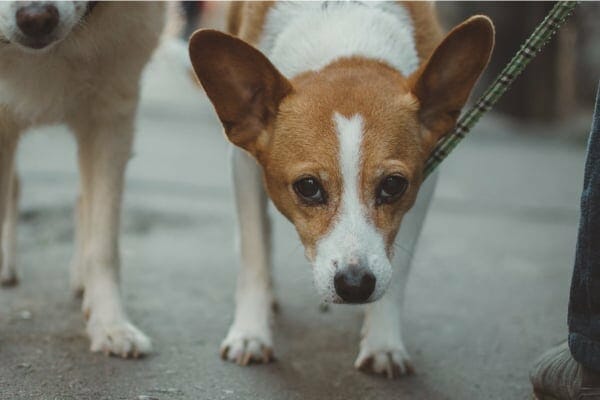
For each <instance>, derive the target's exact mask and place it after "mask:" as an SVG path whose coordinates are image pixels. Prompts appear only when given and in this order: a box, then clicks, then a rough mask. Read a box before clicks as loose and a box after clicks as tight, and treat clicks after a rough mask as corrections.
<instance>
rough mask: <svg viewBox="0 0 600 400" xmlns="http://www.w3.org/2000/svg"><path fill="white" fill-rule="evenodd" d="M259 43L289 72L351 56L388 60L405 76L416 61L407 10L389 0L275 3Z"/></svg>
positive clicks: (291, 75)
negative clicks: (380, 0)
mask: <svg viewBox="0 0 600 400" xmlns="http://www.w3.org/2000/svg"><path fill="white" fill-rule="evenodd" d="M259 48H260V49H261V50H262V51H263V52H264V53H265V54H266V55H267V56H268V57H269V59H270V60H271V61H272V62H273V64H274V65H275V66H276V67H277V68H278V69H279V70H280V71H281V72H282V73H283V74H284V75H285V76H286V77H288V78H292V77H294V76H297V75H298V74H300V73H302V72H306V71H311V70H312V71H317V70H319V69H321V68H323V67H325V66H326V65H328V64H330V63H331V62H333V61H334V60H336V59H339V58H342V57H351V56H360V57H366V58H371V59H376V60H379V61H383V62H386V63H387V64H389V65H390V66H392V67H393V68H395V69H396V70H398V71H399V72H400V73H402V74H403V75H405V76H408V75H409V74H410V73H412V72H413V71H414V70H416V69H417V67H418V65H419V58H418V55H417V50H416V47H415V40H414V34H413V25H412V21H411V18H410V15H409V14H408V11H407V10H406V9H405V8H404V7H403V6H402V5H400V4H397V3H391V2H381V3H379V2H377V3H376V2H358V1H353V2H280V3H277V4H276V5H275V6H273V8H272V9H271V10H270V11H269V13H268V15H267V19H266V23H265V26H264V30H263V34H262V37H261V40H260V43H259Z"/></svg>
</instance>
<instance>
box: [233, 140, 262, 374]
mask: <svg viewBox="0 0 600 400" xmlns="http://www.w3.org/2000/svg"><path fill="white" fill-rule="evenodd" d="M232 167H233V183H234V189H235V200H236V204H237V216H238V228H239V238H238V240H239V250H240V253H241V254H240V255H241V260H240V262H241V265H240V271H239V275H238V281H237V290H236V308H235V316H234V320H233V324H232V325H231V327H230V328H229V333H228V334H227V337H226V338H225V340H224V341H223V343H222V345H221V356H222V357H223V359H226V360H229V361H233V362H236V363H238V364H240V365H247V364H249V363H251V362H269V361H270V360H271V358H272V338H271V326H270V322H271V321H270V320H271V313H272V306H273V292H272V287H271V276H270V251H271V249H270V221H269V218H268V215H267V194H266V193H265V190H264V188H263V183H262V176H261V170H260V167H259V166H258V164H257V163H256V161H254V159H252V158H251V157H250V155H248V154H247V153H246V152H244V151H242V150H240V149H238V148H234V149H233V154H232Z"/></svg>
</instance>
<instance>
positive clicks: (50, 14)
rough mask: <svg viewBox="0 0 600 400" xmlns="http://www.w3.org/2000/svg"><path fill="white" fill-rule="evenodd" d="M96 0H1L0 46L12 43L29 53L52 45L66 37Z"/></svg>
mask: <svg viewBox="0 0 600 400" xmlns="http://www.w3.org/2000/svg"><path fill="white" fill-rule="evenodd" d="M95 3H97V2H86V1H3V2H0V46H1V45H2V43H4V44H8V43H10V44H14V45H16V46H19V47H21V48H23V49H24V50H26V51H29V52H36V51H37V52H39V51H44V50H47V49H49V48H51V47H52V46H53V45H54V44H56V43H58V42H60V41H61V40H63V39H64V38H66V37H67V36H68V35H69V33H70V32H71V30H72V29H73V28H74V27H75V26H77V24H78V23H80V21H81V20H82V19H83V17H84V16H85V15H86V13H88V12H89V11H90V10H91V8H93V7H94V5H95Z"/></svg>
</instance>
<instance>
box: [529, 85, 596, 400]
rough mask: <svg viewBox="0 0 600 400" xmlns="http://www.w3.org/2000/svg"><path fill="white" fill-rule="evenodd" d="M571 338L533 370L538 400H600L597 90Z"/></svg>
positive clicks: (571, 302)
mask: <svg viewBox="0 0 600 400" xmlns="http://www.w3.org/2000/svg"><path fill="white" fill-rule="evenodd" d="M568 322H569V340H568V343H563V344H561V345H559V346H557V347H555V348H553V349H550V350H549V351H548V352H546V353H545V354H544V355H543V356H542V357H541V358H540V359H539V360H538V361H537V362H536V364H535V366H534V368H533V369H532V371H531V377H530V378H531V383H532V384H533V387H534V392H535V395H536V397H537V398H538V399H541V400H546V399H548V400H549V399H552V400H576V399H579V400H584V399H586V400H591V399H600V86H599V87H598V95H597V97H596V109H595V112H594V118H593V121H592V130H591V133H590V137H589V142H588V151H587V157H586V164H585V176H584V183H583V193H582V195H581V217H580V222H579V234H578V238H577V250H576V254H575V267H574V269H573V278H572V280H571V294H570V299H569V316H568Z"/></svg>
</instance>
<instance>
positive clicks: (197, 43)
mask: <svg viewBox="0 0 600 400" xmlns="http://www.w3.org/2000/svg"><path fill="white" fill-rule="evenodd" d="M228 37H229V35H228V34H226V33H223V32H220V31H217V30H215V29H198V30H197V31H195V32H194V33H192V35H191V36H190V40H189V42H188V48H189V51H190V54H191V53H192V52H196V51H198V50H202V49H206V48H209V47H210V46H211V45H214V44H215V43H218V42H221V41H222V40H223V39H225V38H228Z"/></svg>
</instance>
